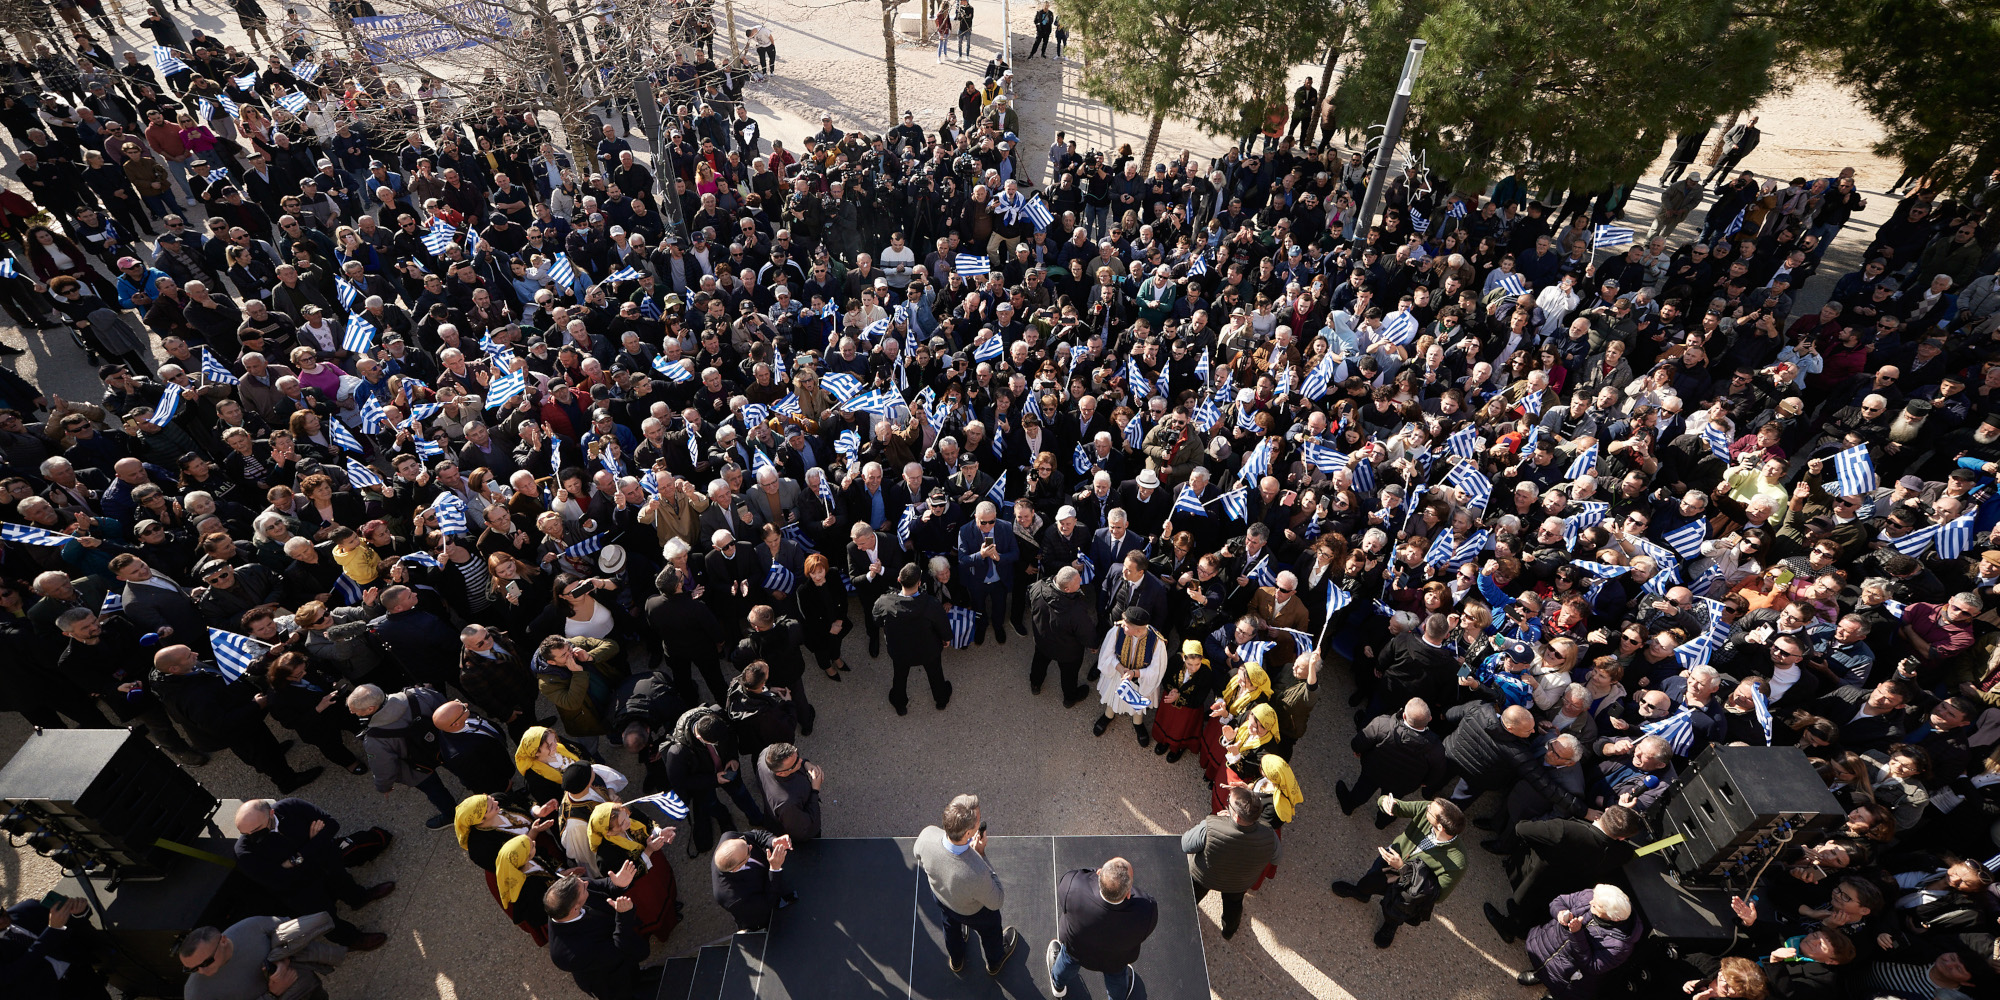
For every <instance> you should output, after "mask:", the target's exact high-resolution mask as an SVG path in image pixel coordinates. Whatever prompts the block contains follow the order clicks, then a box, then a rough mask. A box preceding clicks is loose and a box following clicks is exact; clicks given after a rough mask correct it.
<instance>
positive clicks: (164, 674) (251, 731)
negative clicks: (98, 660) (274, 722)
mask: <svg viewBox="0 0 2000 1000" xmlns="http://www.w3.org/2000/svg"><path fill="white" fill-rule="evenodd" d="M146 686H147V687H148V688H149V689H151V690H152V692H153V694H155V695H156V696H158V697H159V699H160V700H161V701H162V702H164V703H166V706H167V713H168V715H170V716H172V717H173V719H174V721H175V722H178V723H180V726H181V728H182V729H184V730H186V731H187V734H188V742H190V743H192V744H193V745H194V747H195V749H197V750H217V749H222V748H228V749H229V750H230V751H232V752H233V753H235V754H236V756H237V757H238V758H240V759H241V760H242V761H243V763H245V764H248V765H250V766H251V767H252V768H254V769H255V770H256V771H257V772H258V773H260V774H262V775H264V776H265V777H267V778H270V779H271V780H272V781H273V782H275V783H276V784H277V786H278V790H279V791H281V792H293V791H297V790H298V789H300V788H303V787H305V786H306V785H307V784H309V783H311V782H312V780H313V779H314V778H317V777H319V776H320V774H321V772H322V771H324V770H325V769H324V768H320V767H312V768H307V769H306V770H304V771H294V770H292V765H291V764H289V763H287V762H286V761H285V748H284V747H282V746H280V745H278V738H277V737H275V736H272V735H271V729H270V727H269V726H267V725H265V724H264V707H263V705H262V704H260V703H258V701H257V700H256V699H257V698H259V697H262V696H261V695H259V694H257V689H256V688H253V687H251V686H250V684H249V683H248V682H234V681H231V680H229V679H228V678H226V677H224V676H222V672H221V671H219V670H216V669H215V668H214V667H209V666H204V665H203V664H202V663H201V661H200V660H198V659H196V657H195V653H194V650H192V649H189V648H188V647H186V646H168V647H167V648H165V649H162V650H160V651H159V652H158V653H155V654H153V672H152V674H151V675H150V676H149V677H148V678H147V684H146Z"/></svg>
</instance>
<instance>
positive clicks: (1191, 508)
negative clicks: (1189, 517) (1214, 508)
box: [1168, 485, 1208, 517]
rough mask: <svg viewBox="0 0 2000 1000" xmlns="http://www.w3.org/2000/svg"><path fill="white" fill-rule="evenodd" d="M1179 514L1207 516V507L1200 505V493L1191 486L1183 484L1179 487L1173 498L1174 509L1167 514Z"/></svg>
mask: <svg viewBox="0 0 2000 1000" xmlns="http://www.w3.org/2000/svg"><path fill="white" fill-rule="evenodd" d="M1180 514H1196V515H1199V516H1202V517H1207V516H1208V508H1207V507H1204V506H1202V504H1201V495H1200V494H1198V493H1196V492H1195V491H1194V487H1192V486H1186V485H1183V486H1182V487H1181V491H1180V495H1179V496H1177V497H1175V498H1174V509H1173V511H1172V513H1171V514H1169V515H1168V516H1170V517H1171V516H1176V515H1180Z"/></svg>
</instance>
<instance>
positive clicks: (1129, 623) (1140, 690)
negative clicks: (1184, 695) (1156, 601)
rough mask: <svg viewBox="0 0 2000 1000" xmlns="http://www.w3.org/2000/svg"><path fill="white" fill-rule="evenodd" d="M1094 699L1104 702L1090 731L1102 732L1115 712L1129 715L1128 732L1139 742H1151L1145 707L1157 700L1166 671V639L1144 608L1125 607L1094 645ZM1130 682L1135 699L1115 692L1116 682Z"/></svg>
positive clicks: (1114, 715)
mask: <svg viewBox="0 0 2000 1000" xmlns="http://www.w3.org/2000/svg"><path fill="white" fill-rule="evenodd" d="M1097 669H1098V679H1097V700H1098V701H1100V702H1102V703H1103V704H1104V714H1103V715H1102V716H1100V717H1098V719H1097V722H1096V723H1095V724H1093V725H1092V726H1091V732H1092V733H1095V734H1096V735H1098V736H1103V735H1104V731H1105V730H1107V729H1109V728H1111V720H1112V719H1113V718H1114V717H1116V716H1119V715H1129V716H1131V717H1132V732H1133V735H1135V736H1137V737H1138V739H1139V745H1140V746H1142V747H1143V746H1146V745H1147V744H1149V743H1151V742H1152V738H1151V737H1150V736H1149V735H1147V732H1146V710H1147V709H1149V708H1151V707H1153V706H1154V705H1156V704H1158V703H1159V700H1160V679H1161V678H1162V677H1164V676H1166V672H1167V640H1166V637H1164V636H1162V635H1160V633H1159V632H1158V631H1157V630H1155V629H1154V628H1153V616H1152V613H1151V612H1148V611H1147V610H1146V609H1145V608H1137V607H1134V608H1127V609H1125V614H1124V616H1123V617H1121V618H1120V619H1119V622H1118V624H1117V625H1114V626H1112V628H1111V631H1109V632H1106V633H1105V634H1104V642H1103V643H1101V644H1099V646H1098V649H1097ZM1126 681H1130V682H1131V688H1132V691H1136V692H1137V695H1138V701H1137V702H1136V703H1135V702H1133V701H1128V700H1127V698H1128V697H1129V696H1130V695H1131V693H1132V691H1128V692H1127V695H1126V696H1120V695H1119V693H1118V692H1119V686H1120V685H1121V684H1123V683H1124V682H1126Z"/></svg>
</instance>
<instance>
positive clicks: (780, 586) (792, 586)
mask: <svg viewBox="0 0 2000 1000" xmlns="http://www.w3.org/2000/svg"><path fill="white" fill-rule="evenodd" d="M764 589H765V590H770V591H777V592H779V593H785V594H789V593H791V592H792V591H794V590H797V589H799V578H798V577H797V576H795V575H793V573H792V571H791V570H788V569H786V568H785V564H784V563H772V564H771V569H770V571H769V572H766V573H765V574H764Z"/></svg>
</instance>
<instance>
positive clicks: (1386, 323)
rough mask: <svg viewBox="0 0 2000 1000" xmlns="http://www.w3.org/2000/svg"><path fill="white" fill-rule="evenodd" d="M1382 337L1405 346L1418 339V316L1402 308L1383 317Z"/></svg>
mask: <svg viewBox="0 0 2000 1000" xmlns="http://www.w3.org/2000/svg"><path fill="white" fill-rule="evenodd" d="M1381 339H1382V340H1384V341H1386V342H1388V343H1391V344H1394V345H1396V346H1397V347H1403V346H1406V345H1408V344H1409V343H1410V342H1411V341H1413V340H1415V339H1417V318H1416V317H1415V316H1412V315H1410V314H1409V313H1407V312H1404V311H1402V310H1400V309H1398V310H1397V311H1395V312H1393V313H1390V314H1389V315H1387V316H1384V317H1382V330H1381Z"/></svg>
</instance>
